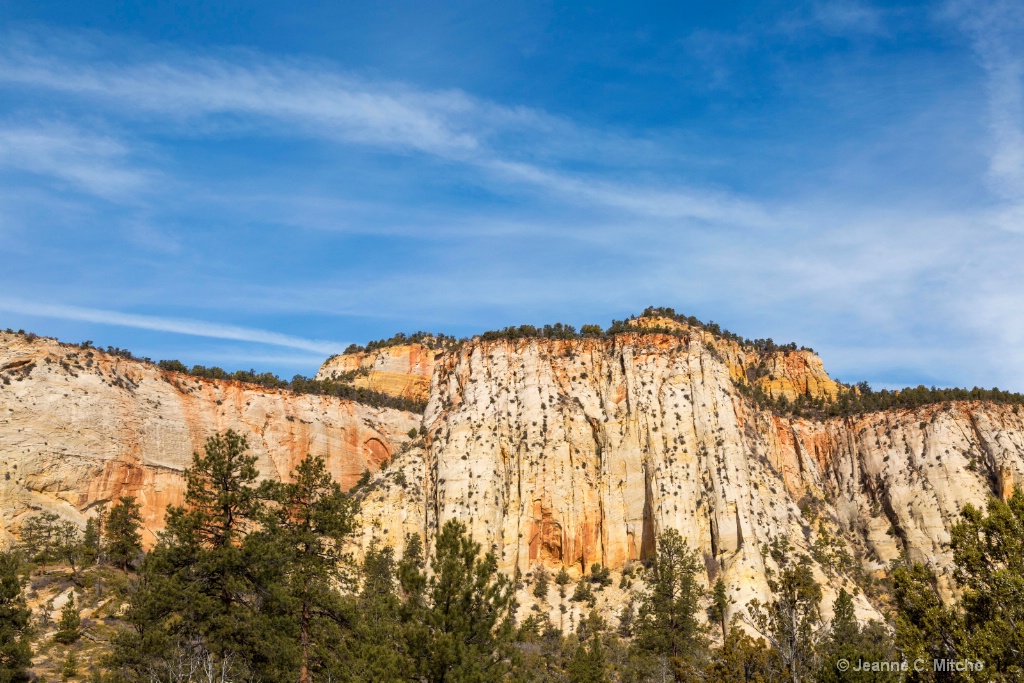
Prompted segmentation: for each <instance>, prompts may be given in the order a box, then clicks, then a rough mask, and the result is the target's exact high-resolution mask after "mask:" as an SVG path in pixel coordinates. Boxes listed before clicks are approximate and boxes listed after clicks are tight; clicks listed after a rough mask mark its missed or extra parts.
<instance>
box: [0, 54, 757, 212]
mask: <svg viewBox="0 0 1024 683" xmlns="http://www.w3.org/2000/svg"><path fill="white" fill-rule="evenodd" d="M89 47H90V49H89V50H88V51H89V52H90V53H94V52H95V51H96V50H97V49H99V48H100V47H101V46H96V45H90V46H89ZM79 49H80V50H81V49H83V48H82V47H81V46H79ZM0 84H3V85H6V86H8V87H19V88H25V89H28V90H31V91H42V92H52V93H56V94H59V95H60V96H63V97H76V98H80V99H82V100H84V101H87V102H90V103H92V104H93V105H94V106H99V107H102V108H104V109H105V110H106V114H107V116H109V117H111V118H113V119H122V120H124V119H126V120H133V119H135V120H138V119H146V120H149V121H151V122H152V121H153V120H156V121H157V122H158V125H164V126H167V127H172V128H175V127H176V130H177V133H178V134H180V135H187V136H204V135H211V136H215V135H221V134H224V133H225V131H232V130H237V129H242V130H245V131H247V132H250V133H251V132H255V133H257V134H263V135H269V136H278V137H295V136H298V137H306V138H312V139H324V140H329V141H334V142H338V143H344V144H358V145H365V146H369V147H374V148H380V149H383V150H391V151H395V152H411V153H422V154H427V155H430V156H433V157H438V158H440V159H442V160H444V161H446V162H451V163H455V164H458V165H462V166H465V167H467V168H470V169H474V170H475V171H476V172H477V173H478V174H480V172H483V173H482V174H480V175H479V179H480V180H481V181H487V178H488V177H490V178H491V180H490V181H489V183H488V184H489V186H490V187H491V188H492V189H497V190H498V191H502V188H503V187H505V186H507V181H508V180H510V179H511V180H514V181H515V184H516V185H520V186H522V185H525V186H531V187H533V188H534V189H536V190H539V191H542V192H544V193H545V194H549V195H556V196H560V197H561V198H563V199H566V200H569V201H572V202H578V201H581V200H582V201H585V202H586V203H587V204H590V205H603V206H605V207H607V208H610V209H614V210H617V211H621V212H624V213H628V214H632V215H637V216H648V217H651V218H665V217H684V218H698V219H700V220H704V221H712V222H722V223H734V222H736V221H737V219H740V221H741V222H744V223H745V222H749V221H752V220H754V221H756V222H761V223H763V222H764V218H765V216H764V211H765V210H764V209H763V208H760V207H757V206H756V203H755V202H754V201H752V200H751V199H749V198H744V197H740V196H736V195H734V194H733V193H731V192H729V191H728V190H726V189H724V188H721V187H719V188H702V187H694V186H688V185H678V186H667V187H663V188H661V189H659V190H652V189H650V188H641V187H637V186H636V185H635V184H631V183H628V182H627V183H623V182H617V181H614V180H610V179H608V178H602V177H600V175H598V176H596V177H594V176H591V175H590V174H588V173H585V172H580V171H572V172H568V171H566V170H564V169H563V168H561V167H562V166H563V165H566V164H569V165H571V164H572V162H574V161H576V160H578V159H580V158H583V159H586V160H587V163H588V165H591V166H593V165H594V163H595V162H597V164H598V165H599V166H600V167H603V168H605V169H607V168H616V167H618V166H625V167H628V166H630V165H634V164H636V163H637V162H638V157H637V155H638V154H651V155H653V156H658V155H659V154H664V151H659V150H658V146H657V145H656V144H655V143H653V142H652V141H649V140H643V139H624V138H622V137H621V136H618V135H615V134H610V133H600V132H596V131H592V130H586V129H583V128H580V127H579V126H578V125H576V124H574V123H573V122H571V121H568V120H566V119H563V118H559V117H556V116H552V115H550V114H547V113H546V112H543V111H539V110H536V109H531V108H529V107H519V106H505V105H501V104H498V103H495V102H491V101H487V100H482V99H479V98H475V97H472V96H470V95H468V94H467V93H465V92H463V91H460V90H457V89H450V90H422V89H416V88H413V87H410V86H408V85H405V84H401V83H394V82H387V81H380V80H376V81H370V80H366V79H363V78H359V77H357V76H354V75H351V74H347V73H344V72H343V71H340V70H338V69H336V68H333V69H332V68H330V67H328V66H327V65H324V64H320V63H316V62H307V63H302V62H298V61H294V60H293V61H288V60H279V59H272V58H267V57H265V56H263V55H260V54H256V53H248V52H247V53H244V54H241V55H239V54H233V55H220V56H202V57H197V56H194V55H188V54H176V55H172V57H171V58H166V57H164V58H161V59H155V60H150V61H146V60H141V61H140V62H138V63H133V64H131V65H127V66H126V65H124V64H122V63H119V62H118V63H115V62H110V61H104V60H103V59H96V58H95V55H93V59H91V60H86V61H82V62H80V61H78V60H75V59H74V58H73V56H71V55H68V56H61V55H60V54H59V52H58V53H57V54H56V55H55V54H54V53H52V52H51V51H49V50H46V49H44V46H43V45H41V44H40V43H39V42H38V41H37V40H35V39H33V37H31V36H25V35H19V36H17V38H16V39H13V40H8V41H7V45H6V47H5V48H0ZM25 133H26V134H28V137H35V138H39V139H40V141H39V142H38V143H37V144H40V145H41V144H42V143H43V141H44V140H45V134H44V133H42V132H35V133H33V132H32V131H25ZM26 139H28V138H26ZM58 142H63V144H64V145H65V146H66V147H69V148H71V147H72V145H71V141H70V140H69V139H67V136H65V137H64V138H58V139H55V140H54V143H55V144H56V143H58ZM107 143H108V144H107V145H106V146H98V147H97V149H96V150H95V155H94V156H95V158H97V159H100V158H101V157H102V156H103V155H104V154H106V156H107V157H110V156H112V154H113V153H114V152H115V151H118V149H116V148H115V147H114V146H115V145H117V144H119V143H117V142H116V141H113V140H108V141H107ZM121 144H123V143H121ZM81 151H82V152H83V153H86V152H88V151H89V150H88V149H84V148H83V149H81ZM120 151H124V150H123V149H122V150H120ZM80 167H81V165H80V164H79V165H77V166H72V167H71V168H72V171H73V169H74V168H80ZM39 170H40V171H51V172H53V173H54V174H57V175H59V174H64V175H68V174H69V173H71V172H72V171H68V170H62V167H61V164H59V163H52V164H44V165H41V166H40V167H39ZM109 170H110V171H111V172H113V171H114V169H113V168H110V169H109ZM85 171H86V169H83V170H82V172H81V173H76V176H75V177H76V178H78V177H80V178H81V179H82V180H83V181H84V180H87V179H88V177H89V175H88V173H87V172H85ZM94 171H96V176H97V180H96V182H95V184H94V185H93V186H92V187H94V189H97V190H105V189H106V188H104V187H102V186H100V184H99V183H100V182H101V181H100V180H99V178H100V176H101V175H102V174H101V173H99V171H98V170H97V169H94ZM123 173H124V180H125V181H127V180H130V179H131V178H132V177H133V176H132V174H131V173H130V172H129V171H127V170H125V171H123ZM138 175H139V174H138V173H137V172H136V174H135V177H138ZM116 181H117V178H116V177H111V178H110V179H109V181H108V182H109V183H110V184H111V185H114V184H116Z"/></svg>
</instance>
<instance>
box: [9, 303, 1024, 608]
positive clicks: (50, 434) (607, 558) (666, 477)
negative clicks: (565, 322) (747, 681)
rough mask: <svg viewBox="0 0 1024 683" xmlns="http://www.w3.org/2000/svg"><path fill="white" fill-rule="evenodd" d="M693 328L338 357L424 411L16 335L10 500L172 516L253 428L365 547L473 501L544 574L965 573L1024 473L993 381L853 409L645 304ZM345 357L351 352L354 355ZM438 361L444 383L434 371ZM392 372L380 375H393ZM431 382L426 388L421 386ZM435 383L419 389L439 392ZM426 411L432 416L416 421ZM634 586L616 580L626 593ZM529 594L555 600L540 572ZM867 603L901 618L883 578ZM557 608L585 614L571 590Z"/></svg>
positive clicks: (516, 566)
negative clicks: (964, 391) (978, 540)
mask: <svg viewBox="0 0 1024 683" xmlns="http://www.w3.org/2000/svg"><path fill="white" fill-rule="evenodd" d="M642 322H643V323H644V324H649V325H651V326H653V327H657V328H668V329H669V331H670V332H671V334H654V333H651V332H650V331H648V332H639V331H638V332H630V333H622V334H617V335H615V336H612V337H602V338H584V339H570V340H550V339H519V340H501V341H481V340H473V341H469V342H466V343H464V344H461V345H459V346H457V347H456V348H453V349H452V350H449V351H445V352H443V353H442V352H435V351H433V350H430V349H426V348H423V347H420V348H416V346H417V345H409V346H407V347H390V348H387V349H381V350H378V351H374V352H371V353H369V354H361V355H359V354H347V355H345V356H339V357H336V358H334V359H331V360H329V361H328V362H327V363H325V365H324V367H323V368H322V369H321V372H320V376H321V377H329V376H333V375H334V374H335V373H341V374H342V375H344V376H346V377H348V378H349V379H350V380H351V381H353V382H366V384H364V386H367V387H370V388H373V389H375V390H377V391H381V392H382V393H390V394H393V395H397V396H407V397H413V398H415V397H420V396H424V397H427V398H428V399H429V400H428V404H427V410H426V414H425V415H424V416H419V415H413V414H411V413H404V412H401V411H393V410H379V409H373V408H369V407H366V406H362V405H358V404H353V403H350V402H346V401H341V400H337V399H327V398H322V397H316V396H297V395H295V394H291V393H289V392H282V391H273V390H266V389H262V388H259V387H253V386H246V385H241V384H238V383H233V382H214V381H208V380H198V379H196V378H192V377H188V376H183V375H175V374H173V373H164V372H161V371H160V370H158V369H156V368H154V367H153V366H151V365H147V364H141V363H137V362H131V361H125V360H123V359H119V358H116V357H113V356H108V355H106V354H101V353H98V352H95V351H83V350H80V349H78V348H75V347H67V346H60V345H57V344H55V343H54V342H52V341H44V340H37V341H35V342H31V343H30V342H28V341H27V340H26V339H25V338H23V337H17V336H11V335H8V336H5V337H3V351H2V352H0V377H3V378H6V379H5V382H6V383H5V384H3V385H0V396H2V398H3V407H2V409H0V410H2V413H0V449H2V450H0V458H3V460H2V465H0V466H2V467H3V468H4V469H5V472H6V473H7V474H8V475H9V476H10V478H8V479H5V480H3V481H0V492H2V494H3V495H2V502H0V515H2V519H3V521H4V523H5V524H10V523H11V522H12V521H14V520H16V519H17V518H18V517H19V516H22V515H24V514H25V512H26V511H28V510H29V509H40V508H45V509H53V510H57V511H59V512H61V513H62V514H64V515H66V516H68V517H70V518H72V519H78V520H81V518H82V516H83V515H85V514H88V511H89V508H90V506H92V505H94V504H95V503H96V502H97V501H101V500H106V499H111V498H113V497H116V496H117V495H120V494H121V493H129V494H133V495H138V496H139V497H140V499H142V500H143V502H144V505H145V510H146V515H147V525H148V527H149V529H150V530H153V529H156V528H158V525H159V519H158V518H159V515H160V514H161V512H162V507H163V505H165V504H166V503H168V502H177V501H178V500H180V495H181V479H180V472H181V471H182V469H183V468H184V467H185V466H187V464H188V462H189V456H190V454H191V452H192V451H193V450H195V449H198V448H200V447H201V445H202V441H203V439H204V438H205V437H206V436H207V435H208V434H210V433H212V432H213V431H216V430H220V429H225V428H228V427H232V428H234V429H236V430H239V431H242V432H243V433H245V434H246V435H248V436H249V438H250V442H251V443H252V444H253V447H254V451H255V452H256V453H257V454H258V455H259V457H260V468H261V472H262V474H263V475H264V476H272V477H282V476H285V475H286V473H287V472H288V470H289V469H290V467H291V466H292V465H294V463H295V462H296V461H297V460H298V459H299V458H301V457H302V456H303V455H304V454H305V453H306V452H307V451H309V452H312V453H316V454H322V455H324V456H325V457H327V458H328V461H329V462H330V463H331V467H332V471H333V472H334V473H335V475H336V476H337V477H338V478H339V479H340V480H341V481H342V482H343V484H345V485H346V486H348V485H350V484H351V483H352V482H353V481H354V480H355V479H356V477H357V476H358V474H359V473H360V472H362V471H363V468H364V467H365V468H369V469H370V470H371V471H374V470H377V469H378V467H379V465H380V464H381V463H383V462H385V461H387V462H388V465H387V467H386V468H379V471H377V472H376V474H375V475H374V476H373V477H372V478H371V480H370V482H369V484H368V485H366V486H364V487H360V488H359V489H358V494H357V495H358V497H359V499H360V501H361V503H362V513H361V514H362V521H363V525H362V527H361V531H360V537H359V539H358V542H359V545H361V546H362V547H365V546H366V545H367V544H369V543H371V542H373V541H374V539H376V541H377V542H382V543H390V544H391V545H393V546H395V547H396V549H397V550H398V551H399V552H401V550H402V547H403V545H404V543H405V539H406V538H407V536H408V534H412V533H416V534H419V535H420V536H421V537H422V538H425V539H426V541H427V542H428V544H429V542H430V541H431V540H432V538H433V536H434V534H436V533H437V531H438V529H440V528H441V526H442V525H443V524H444V523H445V522H446V521H448V520H450V519H459V520H462V521H463V522H465V523H466V525H467V526H468V528H469V529H470V530H471V532H472V533H473V535H474V537H475V538H476V539H477V540H478V541H479V542H481V543H482V545H483V546H484V548H485V549H491V550H493V551H494V552H495V554H496V556H497V558H498V560H499V564H500V567H501V569H502V570H503V571H507V572H509V573H514V572H516V571H517V570H518V572H520V575H521V576H524V577H530V576H531V575H532V574H534V573H535V572H536V571H537V569H538V568H539V567H545V568H546V569H547V570H555V571H556V570H557V569H559V568H566V570H567V571H568V572H569V574H570V575H571V576H573V577H574V578H575V579H578V578H580V577H582V576H583V575H584V574H585V573H586V572H588V571H589V569H590V567H591V565H592V564H594V563H600V564H602V565H605V566H608V567H611V568H612V569H613V570H614V571H619V570H621V569H622V568H624V567H626V566H628V565H629V564H630V563H633V562H636V561H639V560H643V559H645V558H647V557H650V556H651V554H652V553H654V552H655V551H656V547H657V538H658V536H659V535H660V534H661V533H662V532H664V531H665V530H667V529H676V530H678V531H679V532H680V533H681V534H682V536H683V538H685V539H686V541H687V542H688V544H689V545H690V546H691V547H692V548H694V549H696V550H697V551H698V552H699V554H700V555H701V556H702V558H703V560H704V563H705V566H706V567H707V574H706V577H705V578H706V580H707V581H708V582H709V583H710V582H711V581H713V580H714V579H715V578H717V577H721V578H722V579H723V580H724V581H725V582H726V584H727V586H728V589H729V593H730V595H731V596H732V598H733V603H732V609H733V610H737V609H742V608H743V606H744V605H745V604H746V603H747V602H748V601H749V600H751V599H754V598H757V599H765V598H767V597H769V592H770V591H769V587H768V582H767V575H768V573H769V571H770V570H776V569H778V568H777V567H776V566H775V564H774V561H773V560H772V559H771V557H770V556H769V555H768V554H766V553H765V552H764V551H765V547H766V545H768V544H771V543H772V542H774V541H776V540H779V539H785V540H787V541H788V542H789V544H790V546H792V547H793V548H794V549H795V552H797V553H805V554H808V555H809V556H811V557H812V565H813V568H814V571H815V574H816V576H817V577H818V580H819V581H820V582H821V583H822V584H823V585H824V587H825V593H826V600H825V608H826V613H827V612H828V607H829V605H830V604H831V600H832V598H833V597H834V595H835V593H836V592H837V591H838V589H839V588H840V587H846V588H847V590H849V591H850V592H856V586H855V583H856V582H857V581H860V582H861V583H862V584H863V580H864V579H863V576H864V575H863V573H862V575H861V576H856V575H855V574H857V573H860V572H856V571H851V565H849V564H846V565H844V564H842V563H836V562H834V561H833V558H834V557H835V555H834V554H833V551H834V550H837V549H838V550H843V551H845V552H847V553H849V555H851V556H852V557H854V558H856V559H857V563H856V566H858V567H862V568H863V570H864V571H866V572H867V574H868V575H869V574H870V573H871V572H872V571H875V572H882V571H884V570H885V568H886V567H887V565H888V562H889V560H891V559H893V558H895V557H897V556H898V555H899V554H900V553H902V552H905V553H906V554H907V555H908V556H909V557H910V558H912V559H915V560H920V561H923V562H926V563H927V564H929V565H930V566H931V567H933V568H934V569H935V570H936V571H937V573H938V574H939V576H940V586H941V587H942V588H943V590H944V591H945V592H946V593H947V594H948V593H949V582H948V578H947V577H948V572H949V567H950V556H949V552H948V550H947V549H946V548H945V546H944V544H945V542H946V541H948V539H949V529H950V527H951V525H952V524H953V523H955V521H956V520H957V518H958V516H959V512H960V510H962V509H963V507H964V506H965V505H967V504H968V503H970V504H973V505H975V506H983V505H984V504H985V501H986V499H987V497H988V496H990V495H993V494H994V495H1000V496H1004V497H1005V496H1007V495H1009V494H1010V491H1011V490H1012V486H1013V485H1014V484H1015V483H1021V482H1024V416H1022V415H1021V412H1020V411H1019V410H1018V408H1016V407H1013V406H1008V405H996V404H991V403H983V402H960V403H947V404H936V405H931V406H925V407H922V408H918V409H915V410H891V411H884V412H876V413H870V414H866V415H861V416H857V417H850V418H835V419H830V420H809V419H796V418H789V417H783V416H780V415H778V414H775V413H773V412H771V411H770V410H768V409H767V408H762V407H758V405H756V404H755V403H754V402H753V401H752V400H751V399H750V398H748V396H747V394H748V393H749V392H741V391H740V386H741V385H745V386H746V387H758V388H760V389H761V390H762V391H763V392H764V394H767V395H769V396H772V397H776V398H778V397H785V398H787V399H790V400H792V399H794V398H796V397H798V396H806V397H810V398H828V397H831V396H835V395H836V393H837V392H838V391H840V387H839V385H838V384H836V383H835V382H834V381H833V380H832V379H830V378H829V377H828V375H827V374H826V373H825V371H824V369H823V367H822V364H821V361H820V359H818V357H817V356H815V355H814V354H813V353H812V352H810V351H808V350H794V349H791V348H787V349H782V350H780V349H776V348H774V347H771V346H770V345H769V346H760V347H758V346H751V345H741V344H740V343H739V342H737V341H736V340H734V339H723V338H721V337H720V336H715V335H712V334H711V333H709V332H708V331H707V330H705V329H702V328H700V327H696V326H686V325H680V324H678V323H675V322H674V321H669V320H664V319H663V320H658V321H654V322H651V321H642ZM345 373H351V374H349V375H345ZM428 377H429V380H430V384H429V391H425V390H424V386H425V385H424V382H425V381H426V378H428ZM374 382H377V383H376V384H374ZM417 387H418V388H417ZM416 392H419V393H416ZM413 427H420V428H421V435H420V436H417V437H415V438H410V437H409V436H408V432H409V430H410V429H412V428H413ZM627 594H628V591H626V590H620V589H618V588H616V587H614V586H613V587H611V588H609V589H607V590H606V591H604V592H602V593H601V594H600V597H599V605H598V607H599V608H600V609H603V610H604V611H605V612H606V613H608V614H611V613H614V612H615V611H617V609H618V607H619V606H620V604H621V603H622V602H623V601H625V600H626V599H627V597H628V596H627ZM519 597H520V600H521V602H522V604H523V609H524V613H525V610H527V609H528V608H530V607H532V606H533V605H534V604H536V603H537V601H536V600H535V599H534V598H533V597H532V595H531V594H530V591H529V590H528V586H527V587H526V588H525V589H524V590H523V591H521V592H520V594H519ZM857 600H858V602H857V609H858V612H859V614H860V615H861V616H862V617H864V618H869V617H871V616H873V615H874V616H877V614H878V613H877V611H876V609H875V606H873V605H872V604H870V603H869V601H868V600H867V599H866V597H865V593H864V592H860V593H859V595H858V598H857ZM538 607H539V608H541V609H542V610H545V609H546V610H548V611H549V613H550V614H551V615H552V619H553V620H554V621H555V622H556V623H560V622H561V623H563V625H566V624H565V623H564V620H565V619H566V618H568V619H570V620H572V619H578V618H579V615H578V613H577V612H578V610H579V608H578V606H576V605H575V604H574V605H572V606H570V609H569V611H568V613H567V615H568V616H566V614H563V613H561V612H560V610H558V609H556V608H555V603H554V602H553V601H548V602H545V603H544V604H542V605H538Z"/></svg>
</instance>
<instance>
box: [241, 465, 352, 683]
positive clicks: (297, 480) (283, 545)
mask: <svg viewBox="0 0 1024 683" xmlns="http://www.w3.org/2000/svg"><path fill="white" fill-rule="evenodd" d="M264 491H265V493H266V495H267V497H268V498H269V499H271V500H272V501H274V503H275V508H274V509H273V510H272V512H271V514H270V515H268V518H267V519H268V524H267V529H266V530H265V532H264V533H263V534H262V536H261V537H262V538H264V539H266V540H267V542H268V544H270V545H273V546H274V547H275V548H276V549H278V552H276V553H275V556H276V557H277V558H278V560H279V561H280V562H281V565H280V566H281V570H282V572H283V577H282V578H283V580H284V584H285V589H286V591H287V594H288V597H289V602H290V604H291V607H290V611H291V612H292V617H293V618H294V619H295V621H296V622H297V624H298V629H299V641H300V647H301V663H300V666H299V672H298V681H299V683H309V680H310V671H311V666H312V667H314V668H316V669H317V670H320V669H323V668H324V660H325V659H326V658H327V655H328V652H326V651H325V650H324V648H323V647H322V644H320V643H316V642H314V640H315V638H314V631H316V630H318V629H317V622H322V621H324V620H325V619H328V620H329V619H330V615H331V614H332V613H335V614H336V613H337V610H338V601H339V594H338V591H337V589H336V587H337V586H351V585H352V584H353V582H354V577H353V576H352V575H351V572H350V571H348V570H349V569H350V567H349V566H348V565H349V563H348V561H347V557H346V555H345V554H344V552H343V543H344V542H345V540H346V539H347V538H348V537H349V536H350V535H351V534H352V532H353V530H354V529H355V523H354V518H355V512H356V505H355V503H354V501H353V500H352V499H351V498H349V497H348V496H346V495H345V494H344V493H343V492H342V491H341V487H340V486H339V485H338V483H337V482H335V481H333V480H332V479H331V476H330V474H329V473H328V472H327V465H326V464H325V463H324V460H323V458H320V457H316V458H312V457H307V458H306V459H305V460H303V461H302V463H300V464H299V466H298V467H297V468H296V470H295V471H294V472H293V473H292V475H291V483H277V482H271V483H268V484H267V485H266V486H265V487H264ZM254 538H260V537H254Z"/></svg>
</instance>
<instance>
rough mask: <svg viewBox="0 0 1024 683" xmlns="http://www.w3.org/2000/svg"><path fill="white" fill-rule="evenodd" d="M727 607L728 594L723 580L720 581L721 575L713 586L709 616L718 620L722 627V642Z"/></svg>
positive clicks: (724, 635) (724, 636)
mask: <svg viewBox="0 0 1024 683" xmlns="http://www.w3.org/2000/svg"><path fill="white" fill-rule="evenodd" d="M728 609H729V595H728V593H726V590H725V581H722V577H718V580H717V581H715V588H714V591H713V592H712V595H711V618H712V619H713V620H714V621H716V622H718V625H719V626H721V628H722V642H723V643H724V642H725V638H726V635H727V634H726V626H725V617H726V613H727V611H728Z"/></svg>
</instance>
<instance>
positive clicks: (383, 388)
mask: <svg viewBox="0 0 1024 683" xmlns="http://www.w3.org/2000/svg"><path fill="white" fill-rule="evenodd" d="M437 355H439V354H438V352H436V351H434V350H432V349H431V348H429V347H428V346H426V345H424V344H403V345H401V346H388V347H384V348H381V349H376V350H374V351H357V352H355V353H345V354H341V355H338V356H331V357H330V358H329V359H327V361H326V362H325V363H324V364H323V365H322V366H321V367H320V370H319V372H317V374H316V378H317V379H319V380H325V379H335V378H339V377H347V378H351V379H349V380H348V381H349V382H350V383H351V384H352V385H353V386H356V387H361V388H366V389H372V390H373V391H378V392H380V393H382V394H387V395H389V396H396V397H399V398H411V399H414V400H417V401H426V400H427V398H428V396H429V395H430V377H431V375H433V372H434V359H435V357H436V356H437Z"/></svg>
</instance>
